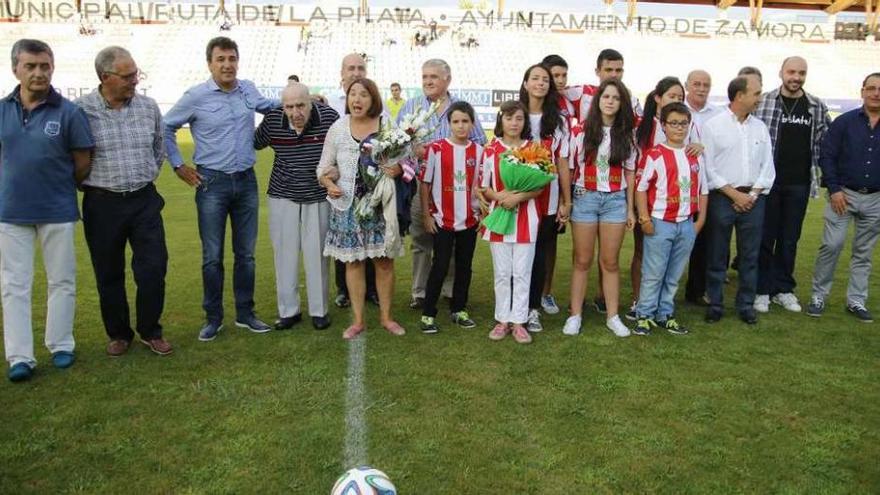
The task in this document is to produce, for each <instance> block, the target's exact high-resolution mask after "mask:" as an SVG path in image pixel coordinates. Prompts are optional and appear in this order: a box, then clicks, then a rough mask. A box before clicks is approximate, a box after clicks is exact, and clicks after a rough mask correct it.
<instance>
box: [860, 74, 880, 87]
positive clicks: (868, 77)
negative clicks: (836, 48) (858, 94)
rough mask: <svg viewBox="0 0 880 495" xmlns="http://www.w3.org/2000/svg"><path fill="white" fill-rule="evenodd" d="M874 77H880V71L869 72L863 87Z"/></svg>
mask: <svg viewBox="0 0 880 495" xmlns="http://www.w3.org/2000/svg"><path fill="white" fill-rule="evenodd" d="M872 77H880V72H872V73H870V74H868V75H867V76H866V77H865V80H864V81H862V87H863V88H864V87H865V84H868V79H871V78H872Z"/></svg>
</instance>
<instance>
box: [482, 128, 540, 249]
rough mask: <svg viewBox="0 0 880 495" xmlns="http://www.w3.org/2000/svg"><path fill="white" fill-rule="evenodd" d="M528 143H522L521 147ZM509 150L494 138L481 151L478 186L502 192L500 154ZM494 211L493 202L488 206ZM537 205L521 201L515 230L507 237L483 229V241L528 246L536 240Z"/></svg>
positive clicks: (531, 201)
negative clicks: (481, 158)
mask: <svg viewBox="0 0 880 495" xmlns="http://www.w3.org/2000/svg"><path fill="white" fill-rule="evenodd" d="M526 145H528V142H525V143H523V146H526ZM508 149H509V148H508V147H507V146H505V145H504V143H502V142H501V140H500V139H498V138H495V139H493V140H492V141H491V142H490V143H489V144H487V145H486V148H485V149H484V150H483V160H482V167H481V169H480V186H481V187H489V188H492V189H494V190H495V191H503V190H504V182H503V181H502V180H501V168H500V167H501V154H502V153H504V152H505V151H507V150H508ZM494 209H495V202H494V201H492V202H491V204H490V205H489V210H490V211H492V210H494ZM540 218H541V217H540V215H539V212H538V205H537V202H536V200H535V199H530V200H528V201H523V202H522V203H520V204H519V209H518V210H517V213H516V229H515V230H514V231H513V232H511V233H510V234H507V235H501V234H496V233H494V232H490V231H489V230H487V229H485V228H484V229H483V239H485V240H487V241H489V242H510V243H516V244H529V243H533V242H537V240H538V222H539V220H540Z"/></svg>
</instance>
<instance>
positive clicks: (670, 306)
mask: <svg viewBox="0 0 880 495" xmlns="http://www.w3.org/2000/svg"><path fill="white" fill-rule="evenodd" d="M675 231H676V232H675V235H674V237H673V238H672V239H671V245H670V252H669V263H668V264H667V266H666V274H665V275H664V277H663V285H662V287H661V288H660V297H659V307H658V308H657V317H658V319H660V320H661V321H662V320H666V319H667V318H669V317H670V316H672V315H674V314H675V292H676V291H677V290H678V282H679V280H681V276H682V274H684V269H685V266H687V262H688V258H689V257H690V254H691V249H692V248H693V247H694V240H695V239H696V237H697V233H696V231H695V230H694V222H693V220H685V221H684V222H681V223H679V224H675Z"/></svg>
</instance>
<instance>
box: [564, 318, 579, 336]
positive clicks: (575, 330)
mask: <svg viewBox="0 0 880 495" xmlns="http://www.w3.org/2000/svg"><path fill="white" fill-rule="evenodd" d="M562 333H564V334H565V335H578V334H579V333H581V315H574V316H569V317H568V319H567V320H565V326H563V327H562Z"/></svg>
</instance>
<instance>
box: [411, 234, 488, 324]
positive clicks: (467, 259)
mask: <svg viewBox="0 0 880 495" xmlns="http://www.w3.org/2000/svg"><path fill="white" fill-rule="evenodd" d="M476 247H477V227H473V228H470V229H466V230H460V231H458V232H456V231H452V230H444V229H440V228H438V229H437V233H436V234H434V251H433V254H434V257H433V260H432V262H431V272H430V273H429V274H428V284H427V285H426V286H425V306H424V308H425V309H424V311H423V314H424V315H425V316H430V317H432V318H433V317H435V316H437V300H438V299H440V292H441V290H442V289H443V280H444V279H445V278H446V272H448V271H449V261H450V260H451V259H454V260H455V274H454V275H453V279H452V304H451V305H450V306H449V309H450V310H452V312H453V313H457V312H459V311H464V308H465V306H466V305H467V301H468V293H469V292H470V288H471V264H472V262H473V259H474V249H475V248H476Z"/></svg>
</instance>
